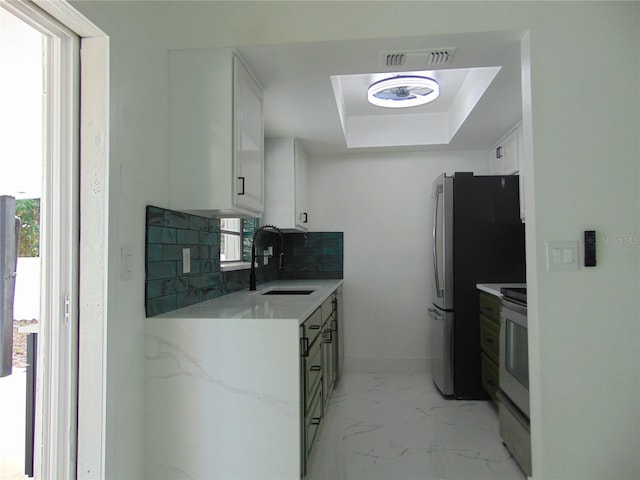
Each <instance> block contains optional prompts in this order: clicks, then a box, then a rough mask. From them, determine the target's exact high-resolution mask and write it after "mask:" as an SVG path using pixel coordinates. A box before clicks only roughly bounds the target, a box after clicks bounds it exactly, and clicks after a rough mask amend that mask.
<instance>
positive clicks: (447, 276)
mask: <svg viewBox="0 0 640 480" xmlns="http://www.w3.org/2000/svg"><path fill="white" fill-rule="evenodd" d="M432 198H433V265H434V268H433V275H434V278H433V295H432V298H433V304H434V305H436V306H437V307H439V308H440V309H442V310H452V309H453V305H454V304H453V178H451V177H446V176H445V175H444V174H442V175H440V176H439V177H438V178H437V180H436V181H435V182H434V184H433V196H432Z"/></svg>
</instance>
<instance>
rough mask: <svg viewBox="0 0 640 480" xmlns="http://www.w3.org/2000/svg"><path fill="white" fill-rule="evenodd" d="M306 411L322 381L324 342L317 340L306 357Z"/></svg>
mask: <svg viewBox="0 0 640 480" xmlns="http://www.w3.org/2000/svg"><path fill="white" fill-rule="evenodd" d="M304 376H305V379H304V385H305V412H306V411H308V410H309V408H310V407H311V402H312V399H313V395H314V393H315V392H316V390H317V389H318V385H319V384H320V383H321V381H322V342H321V341H316V342H314V343H313V344H312V345H311V347H310V348H309V356H308V357H306V358H305V359H304Z"/></svg>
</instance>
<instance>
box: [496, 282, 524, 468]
mask: <svg viewBox="0 0 640 480" xmlns="http://www.w3.org/2000/svg"><path fill="white" fill-rule="evenodd" d="M501 293H502V295H503V297H502V300H501V307H500V365H499V369H500V381H499V384H500V389H499V390H498V398H499V400H500V406H499V412H500V413H499V415H500V436H501V437H502V440H503V441H504V443H505V445H506V446H507V448H508V449H509V450H510V451H511V453H512V454H513V457H514V458H515V460H516V462H518V465H520V468H522V470H523V471H524V473H526V474H527V475H531V436H530V428H529V415H530V413H529V412H530V410H529V347H528V335H527V289H526V288H505V289H502V290H501Z"/></svg>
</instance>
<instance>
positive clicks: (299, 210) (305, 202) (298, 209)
mask: <svg viewBox="0 0 640 480" xmlns="http://www.w3.org/2000/svg"><path fill="white" fill-rule="evenodd" d="M294 144H295V160H294V162H295V167H294V168H295V215H296V220H295V221H296V228H297V229H299V230H304V231H306V230H307V229H308V228H309V227H308V225H309V192H308V185H309V159H308V157H307V152H305V151H304V149H303V148H302V147H301V146H300V145H299V144H298V142H294Z"/></svg>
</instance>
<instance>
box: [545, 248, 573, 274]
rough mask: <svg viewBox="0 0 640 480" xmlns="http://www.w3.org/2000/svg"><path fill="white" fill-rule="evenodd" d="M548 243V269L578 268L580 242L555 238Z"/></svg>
mask: <svg viewBox="0 0 640 480" xmlns="http://www.w3.org/2000/svg"><path fill="white" fill-rule="evenodd" d="M546 245H547V270H548V271H550V272H552V271H560V270H577V269H578V242H574V241H558V240H554V241H549V242H547V244H546Z"/></svg>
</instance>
